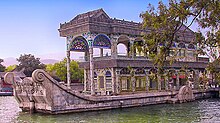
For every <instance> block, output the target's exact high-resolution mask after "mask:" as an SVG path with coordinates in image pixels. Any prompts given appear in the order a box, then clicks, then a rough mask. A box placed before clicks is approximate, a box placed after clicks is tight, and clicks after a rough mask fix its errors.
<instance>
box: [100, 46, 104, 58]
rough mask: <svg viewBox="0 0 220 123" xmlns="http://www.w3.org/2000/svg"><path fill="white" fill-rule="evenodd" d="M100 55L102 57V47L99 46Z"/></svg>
mask: <svg viewBox="0 0 220 123" xmlns="http://www.w3.org/2000/svg"><path fill="white" fill-rule="evenodd" d="M100 57H103V48H100Z"/></svg>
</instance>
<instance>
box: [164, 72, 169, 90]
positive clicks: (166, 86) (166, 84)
mask: <svg viewBox="0 0 220 123" xmlns="http://www.w3.org/2000/svg"><path fill="white" fill-rule="evenodd" d="M167 73H168V72H167ZM164 81H165V90H166V91H168V90H169V78H168V76H167V75H166V76H165V78H164Z"/></svg>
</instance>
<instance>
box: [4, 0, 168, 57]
mask: <svg viewBox="0 0 220 123" xmlns="http://www.w3.org/2000/svg"><path fill="white" fill-rule="evenodd" d="M158 1H159V0H59V1H58V0H1V1H0V27H1V28H0V58H8V57H14V58H18V57H19V56H20V54H24V53H26V54H28V53H31V54H33V55H35V56H37V57H42V58H44V59H45V58H51V59H62V58H64V57H65V48H66V47H65V45H66V44H65V43H66V41H65V38H61V37H59V33H58V30H57V29H58V28H59V23H64V22H65V21H69V20H71V19H72V18H74V17H75V16H76V15H77V14H80V13H85V12H87V11H90V10H96V9H99V8H103V9H104V10H105V12H106V13H107V14H108V15H109V16H110V17H112V18H119V19H125V20H129V21H131V20H132V21H136V22H140V21H141V19H140V18H139V14H140V13H141V12H144V11H145V10H146V9H147V6H148V4H149V3H151V4H153V5H157V3H158ZM164 1H166V0H164ZM75 57H77V56H75Z"/></svg>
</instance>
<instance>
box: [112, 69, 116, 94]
mask: <svg viewBox="0 0 220 123" xmlns="http://www.w3.org/2000/svg"><path fill="white" fill-rule="evenodd" d="M112 94H113V95H115V94H116V71H115V68H112Z"/></svg>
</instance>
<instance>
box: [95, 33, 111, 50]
mask: <svg viewBox="0 0 220 123" xmlns="http://www.w3.org/2000/svg"><path fill="white" fill-rule="evenodd" d="M93 47H97V48H109V49H110V48H111V41H110V39H109V38H108V37H107V36H106V35H104V34H99V35H97V36H96V37H95V39H94V41H93Z"/></svg>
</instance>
